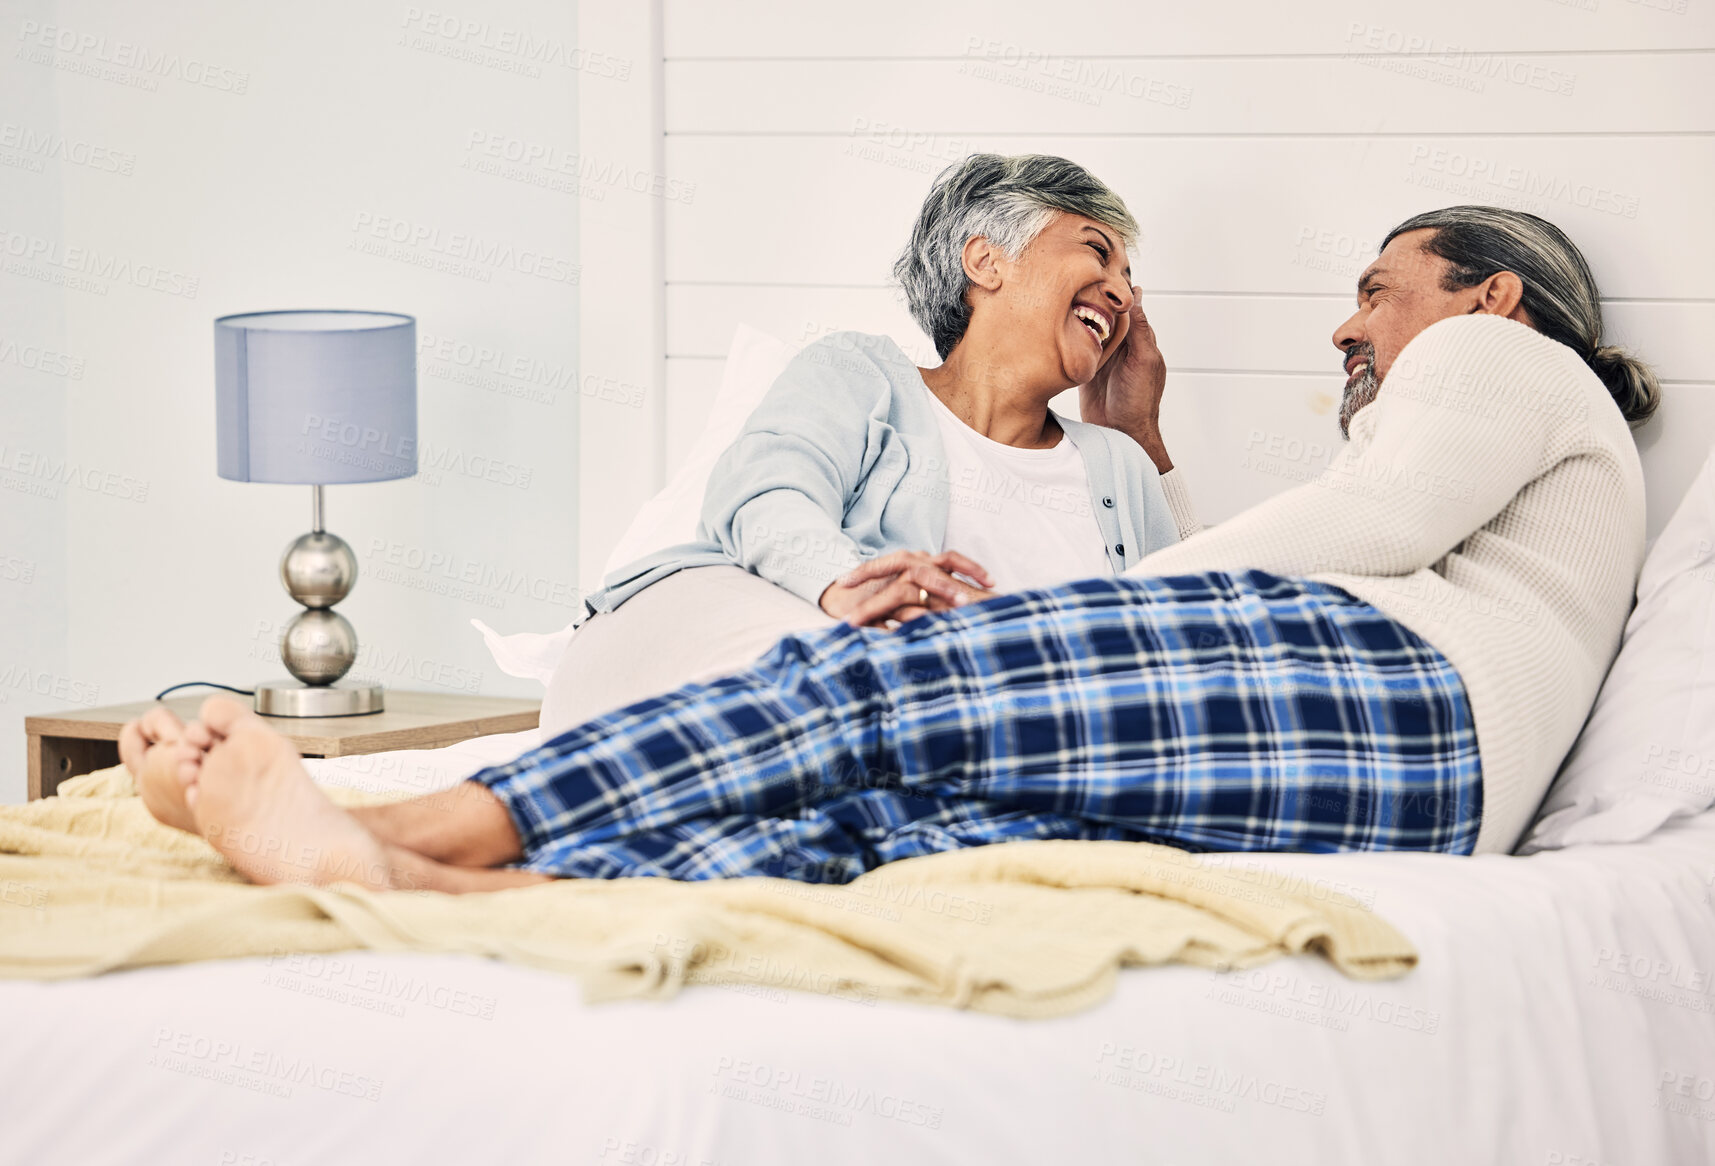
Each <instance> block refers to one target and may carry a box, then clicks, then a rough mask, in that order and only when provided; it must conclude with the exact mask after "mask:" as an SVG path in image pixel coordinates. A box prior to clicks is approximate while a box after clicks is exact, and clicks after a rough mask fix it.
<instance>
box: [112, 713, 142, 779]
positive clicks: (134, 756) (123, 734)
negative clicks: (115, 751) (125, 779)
mask: <svg viewBox="0 0 1715 1166" xmlns="http://www.w3.org/2000/svg"><path fill="white" fill-rule="evenodd" d="M147 749H148V745H147V744H146V743H145V742H144V740H143V730H142V728H141V727H140V726H139V725H138V723H137V722H136V721H126V722H125V727H124V728H123V729H120V730H119V760H120V761H122V762H124V763H125V768H126V769H129V770H130V771H131V776H132V777H136V776H137V775H138V774H139V773H142V772H143V754H144V752H145V751H147Z"/></svg>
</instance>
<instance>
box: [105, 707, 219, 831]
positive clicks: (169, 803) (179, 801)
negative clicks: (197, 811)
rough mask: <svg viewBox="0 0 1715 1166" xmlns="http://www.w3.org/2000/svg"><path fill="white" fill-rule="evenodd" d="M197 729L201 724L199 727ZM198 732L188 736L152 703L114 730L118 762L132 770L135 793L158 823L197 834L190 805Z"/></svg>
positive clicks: (199, 751)
mask: <svg viewBox="0 0 1715 1166" xmlns="http://www.w3.org/2000/svg"><path fill="white" fill-rule="evenodd" d="M198 728H199V729H200V726H198ZM202 739H204V736H203V734H202V733H200V732H189V731H188V730H187V726H186V725H185V724H184V722H182V721H180V720H179V718H178V717H177V715H175V714H174V712H173V710H172V709H170V708H168V707H166V706H165V705H157V706H156V707H154V708H152V709H150V710H149V711H148V712H146V713H144V714H143V715H142V716H141V717H139V718H137V719H136V720H134V721H130V722H128V723H127V724H126V726H125V727H124V728H123V729H121V730H119V759H120V760H121V761H123V762H124V763H125V768H126V769H129V770H130V771H131V778H132V780H133V781H134V782H136V785H137V795H138V797H140V798H142V799H143V805H144V807H145V808H146V809H147V810H148V811H149V812H150V813H151V814H153V815H154V816H155V818H156V820H157V821H160V822H164V823H166V824H167V825H168V826H174V827H177V828H178V829H180V830H188V831H189V832H190V833H192V834H195V833H196V832H197V823H196V817H195V815H194V814H193V813H192V809H191V807H192V806H194V805H195V804H196V797H197V777H198V774H199V773H200V771H201V769H202V758H203V752H204V750H205V749H206V746H205V745H201V744H199V743H198V742H199V741H200V740H202Z"/></svg>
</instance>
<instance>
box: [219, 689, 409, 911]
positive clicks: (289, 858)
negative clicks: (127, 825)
mask: <svg viewBox="0 0 1715 1166" xmlns="http://www.w3.org/2000/svg"><path fill="white" fill-rule="evenodd" d="M201 723H202V725H203V727H204V728H206V729H207V731H208V733H209V735H210V738H211V745H210V748H209V750H208V752H207V753H206V754H205V755H204V757H203V760H202V766H201V773H200V776H199V777H198V779H197V788H198V791H199V792H198V796H197V799H196V804H195V806H194V807H193V809H194V812H195V815H196V829H197V832H198V833H199V834H201V835H202V836H203V838H205V839H206V840H207V841H208V843H209V845H211V846H213V847H214V848H215V849H216V850H218V851H220V853H221V854H222V855H223V856H225V858H226V860H227V861H228V862H230V863H231V864H232V865H233V867H234V868H236V869H237V870H238V871H239V872H240V873H242V874H244V875H245V876H246V877H248V878H249V879H250V880H251V881H252V882H257V883H264V884H272V883H309V884H312V885H315V886H325V885H328V884H330V883H340V882H349V883H357V884H359V885H361V886H365V887H369V888H371V889H372V890H387V889H389V888H391V887H392V886H394V885H395V879H394V872H393V870H392V867H391V865H390V863H389V861H388V854H387V851H386V849H385V848H384V847H383V846H382V844H381V842H380V841H379V840H377V839H376V838H375V837H374V836H373V835H371V834H370V833H369V832H368V831H367V830H365V829H364V828H363V827H362V826H360V825H358V823H357V821H356V819H354V818H352V816H351V815H349V814H347V813H346V812H345V811H344V810H341V809H340V808H339V807H338V806H336V805H334V804H333V803H332V802H330V801H329V800H328V799H327V797H326V796H325V795H324V794H323V793H322V792H321V791H320V790H319V789H317V788H316V787H315V783H314V782H312V781H311V780H310V775H309V772H308V771H307V770H305V769H304V763H303V759H302V758H301V757H299V756H298V752H297V750H295V749H293V748H292V746H291V744H290V742H288V741H287V740H286V739H285V738H284V737H282V736H280V735H279V734H278V733H276V732H275V731H274V730H273V729H270V728H269V727H268V726H267V725H266V724H264V723H263V722H262V719H261V718H260V717H258V716H257V715H256V714H255V713H253V712H251V711H250V710H249V709H247V708H245V707H244V706H243V705H241V704H239V703H238V702H237V701H235V700H231V699H229V698H227V697H222V696H216V697H210V698H209V699H208V700H207V701H204V702H203V706H202V715H201Z"/></svg>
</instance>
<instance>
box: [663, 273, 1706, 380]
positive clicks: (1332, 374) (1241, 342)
mask: <svg viewBox="0 0 1715 1166" xmlns="http://www.w3.org/2000/svg"><path fill="white" fill-rule="evenodd" d="M1144 310H1145V311H1146V312H1147V313H1148V314H1149V318H1150V322H1151V323H1152V324H1153V325H1154V326H1155V330H1156V335H1157V336H1158V337H1159V339H1160V342H1161V349H1162V352H1163V353H1165V354H1166V356H1167V359H1168V363H1169V365H1170V366H1171V367H1174V368H1201V369H1230V370H1234V371H1241V372H1304V373H1322V374H1325V375H1326V376H1328V377H1329V378H1330V379H1331V380H1334V381H1336V382H1337V381H1339V379H1340V373H1339V368H1338V364H1339V356H1338V353H1337V352H1336V351H1335V349H1334V346H1333V332H1334V329H1335V328H1336V327H1337V326H1338V325H1339V324H1340V322H1341V321H1343V320H1344V319H1345V318H1346V317H1347V316H1348V315H1349V314H1350V312H1351V310H1352V302H1351V300H1349V299H1347V298H1345V297H1333V296H1328V297H1320V296H1317V297H1274V296H1239V295H1234V296H1176V295H1148V296H1146V297H1145V299H1144ZM1604 316H1605V320H1606V323H1607V331H1608V336H1607V339H1608V340H1609V342H1610V343H1615V344H1623V345H1626V346H1627V347H1630V348H1632V349H1634V350H1635V351H1636V352H1638V353H1639V354H1640V355H1641V356H1643V357H1645V358H1646V359H1648V360H1649V361H1650V362H1651V363H1652V364H1653V365H1654V366H1655V368H1656V372H1657V375H1658V376H1660V377H1662V378H1664V379H1667V380H1676V381H1701V380H1711V381H1715V344H1711V343H1710V338H1711V337H1715V302H1711V303H1692V304H1673V303H1669V304H1662V303H1619V304H1609V305H1607V306H1606V308H1605V309H1604ZM740 324H749V325H750V326H751V327H753V328H759V329H761V330H762V331H764V332H768V333H770V334H771V335H774V336H778V337H779V338H780V339H782V340H785V341H787V342H789V343H792V344H806V343H808V342H810V341H811V340H814V339H815V338H816V337H818V336H823V335H826V334H827V333H829V332H839V331H845V330H852V331H857V332H877V333H881V334H883V335H887V336H891V337H893V338H894V339H895V340H897V341H898V342H899V344H900V347H901V348H903V349H904V350H905V351H906V353H907V354H908V355H910V356H911V357H912V359H914V360H916V361H917V362H918V363H919V364H924V365H933V364H938V363H939V360H938V359H937V358H936V356H935V352H934V346H933V345H932V344H931V343H930V342H929V339H928V337H927V336H925V335H924V334H923V333H922V332H921V331H920V330H919V329H918V328H917V326H916V324H915V323H914V322H913V321H912V319H911V317H910V315H909V314H908V313H907V312H906V310H905V306H904V304H903V303H902V302H901V298H900V293H899V292H897V291H895V290H892V289H888V288H794V287H732V286H708V285H702V284H693V285H682V284H670V285H668V288H667V354H668V356H702V357H721V356H725V355H726V351H727V348H728V347H729V346H730V345H731V343H732V335H733V330H734V329H735V328H737V327H738V325H740Z"/></svg>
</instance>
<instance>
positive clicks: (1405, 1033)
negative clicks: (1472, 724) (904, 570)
mask: <svg viewBox="0 0 1715 1166" xmlns="http://www.w3.org/2000/svg"><path fill="white" fill-rule="evenodd" d="M529 739H530V735H528V734H523V735H513V736H512V738H511V739H509V740H505V741H498V742H496V741H488V742H482V743H478V744H475V745H466V746H462V747H454V749H452V750H443V751H436V755H435V756H432V755H429V754H422V753H414V754H410V755H402V758H401V759H400V760H401V761H402V764H401V765H400V766H399V767H397V769H396V770H390V769H389V766H388V765H387V764H385V763H378V762H376V761H375V760H373V759H368V760H366V759H354V761H353V762H349V763H339V764H346V765H355V766H356V767H357V769H358V770H359V776H358V777H357V778H356V779H355V780H356V781H357V783H358V784H365V785H370V786H375V785H377V784H385V783H386V782H389V781H392V780H394V777H398V776H399V775H404V774H409V775H410V776H408V777H404V778H401V780H402V781H404V782H405V783H406V784H410V785H412V786H419V787H420V783H424V782H425V781H427V782H429V783H430V784H434V785H440V784H445V783H446V782H447V781H450V780H454V779H456V777H457V775H458V774H459V773H461V772H462V771H463V770H465V769H469V768H471V767H473V766H474V765H475V764H478V763H480V762H482V761H484V760H491V759H493V758H494V756H495V755H499V756H505V755H510V753H511V752H513V751H515V750H516V749H518V748H519V747H521V745H522V744H526V743H528V741H529ZM437 758H438V759H437ZM425 759H427V760H426V761H425ZM339 764H336V763H331V762H329V763H323V764H322V766H320V767H319V768H320V769H321V770H322V773H321V776H322V777H323V778H324V779H329V778H331V777H333V776H334V774H335V773H336V772H337V771H338V769H339ZM436 764H438V765H439V768H438V769H435V773H434V776H433V777H432V778H425V777H424V776H423V774H424V766H425V765H428V766H429V768H431V769H433V768H434V767H435V765H436ZM389 773H392V774H393V776H387V775H388V774H389ZM348 776H349V775H348ZM1242 861H1243V862H1244V863H1245V864H1247V866H1249V867H1251V868H1254V869H1255V870H1256V871H1257V872H1258V874H1257V877H1258V878H1259V880H1262V879H1267V878H1274V877H1279V876H1280V875H1281V874H1283V873H1291V874H1296V875H1301V876H1303V877H1305V878H1308V879H1311V880H1319V881H1317V882H1314V883H1313V884H1312V885H1315V886H1327V887H1329V888H1331V889H1338V890H1344V891H1346V892H1348V893H1355V894H1358V895H1360V896H1362V897H1365V898H1366V899H1370V900H1372V901H1373V905H1374V907H1375V909H1376V910H1377V911H1379V912H1381V913H1382V914H1383V915H1385V916H1386V917H1387V918H1388V919H1390V920H1392V921H1393V922H1394V923H1395V924H1397V925H1398V926H1399V927H1400V928H1401V929H1402V930H1404V931H1405V932H1406V934H1408V935H1409V936H1410V937H1411V939H1412V941H1413V942H1414V943H1416V945H1417V946H1418V948H1419V950H1420V951H1421V952H1422V957H1423V959H1422V965H1421V967H1420V968H1419V969H1418V970H1417V971H1415V972H1414V973H1412V974H1411V975H1410V976H1409V977H1407V978H1405V979H1404V980H1401V981H1398V982H1394V983H1388V984H1374V985H1372V984H1359V983H1355V982H1353V981H1349V980H1346V979H1344V978H1343V977H1342V976H1340V975H1339V973H1337V972H1335V971H1333V970H1332V969H1331V968H1330V967H1329V966H1328V965H1327V964H1325V963H1324V962H1322V961H1320V960H1318V959H1314V958H1308V957H1306V958H1297V959H1290V960H1282V961H1279V962H1277V963H1274V964H1272V965H1268V966H1266V967H1264V968H1261V969H1257V970H1254V971H1251V972H1248V973H1239V974H1236V975H1227V976H1222V975H1216V974H1213V973H1209V972H1205V971H1198V970H1192V969H1187V968H1182V967H1169V968H1152V969H1138V970H1135V971H1131V972H1128V973H1127V974H1125V975H1124V976H1122V977H1121V981H1120V985H1119V989H1118V991H1117V992H1116V994H1115V996H1114V998H1113V999H1112V1000H1110V1001H1108V1002H1107V1003H1106V1004H1104V1005H1102V1006H1100V1007H1098V1008H1096V1009H1094V1010H1092V1011H1089V1012H1086V1013H1083V1014H1080V1015H1077V1016H1072V1017H1068V1018H1065V1019H1061V1020H1056V1021H1046V1022H1044V1021H1035V1022H1019V1021H1010V1020H1001V1019H996V1018H994V1017H988V1016H980V1015H972V1014H965V1013H956V1012H951V1011H944V1010H934V1009H927V1008H920V1007H915V1006H905V1005H896V1004H874V1003H870V1004H865V1003H861V1002H853V1001H845V1000H834V999H827V998H823V997H818V996H813V995H804V994H796V993H784V992H772V991H769V992H749V991H740V990H738V989H733V988H703V989H696V990H692V991H690V992H688V993H687V994H685V995H684V996H682V997H680V998H679V999H676V1000H673V1001H670V1002H665V1003H653V1002H651V1003H624V1004H608V1005H601V1006H594V1007H586V1006H585V1005H584V1004H583V1003H581V1002H580V999H579V995H578V990H577V986H576V985H575V983H573V982H571V981H568V980H566V979H563V978H560V977H558V976H555V975H552V974H549V973H544V972H537V971H531V970H526V969H521V968H517V967H512V966H508V965H503V964H499V963H491V962H488V961H483V960H478V959H473V958H468V957H451V956H379V955H369V954H358V953H346V954H343V955H337V956H330V957H283V958H277V959H274V960H271V961H270V960H240V961H232V962H228V963H217V964H199V965H192V966H186V967H174V968H162V969H154V970H148V971H142V972H130V973H124V974H119V975H112V976H108V977H104V978H101V979H96V980H90V981H77V982H71V983H60V984H35V983H19V982H7V983H0V1024H3V1026H4V1034H5V1036H4V1040H5V1046H4V1047H5V1058H4V1064H3V1067H0V1161H4V1162H6V1163H12V1162H18V1163H31V1164H32V1166H41V1164H47V1163H62V1162H63V1163H78V1164H80V1166H95V1164H99V1163H108V1162H139V1163H165V1162H172V1163H186V1164H201V1163H206V1164H208V1166H218V1164H221V1163H229V1164H235V1166H236V1164H245V1166H256V1164H260V1163H274V1164H277V1166H298V1164H300V1163H344V1162H351V1163H364V1164H365V1166H373V1164H375V1163H385V1162H406V1161H422V1162H459V1163H476V1162H501V1161H504V1162H508V1163H535V1162H541V1163H553V1164H554V1166H565V1164H568V1163H593V1164H599V1166H615V1164H620V1166H747V1164H757V1163H810V1162H815V1163H819V1164H820V1163H864V1164H866V1166H867V1164H871V1163H877V1162H949V1163H951V1162H1021V1163H1024V1162H1028V1163H1042V1162H1094V1161H1124V1162H1128V1163H1132V1162H1135V1163H1179V1164H1206V1163H1227V1162H1231V1163H1245V1164H1250V1163H1255V1162H1263V1161H1266V1162H1270V1163H1317V1164H1328V1163H1348V1162H1349V1163H1363V1164H1366V1166H1371V1164H1384V1163H1437V1164H1445V1163H1489V1162H1495V1163H1508V1164H1512V1163H1524V1164H1532V1166H1554V1164H1556V1163H1559V1164H1563V1166H1586V1164H1596V1163H1600V1164H1602V1166H1638V1164H1652V1166H1659V1164H1675V1166H1677V1164H1680V1163H1709V1162H1715V905H1712V899H1715V813H1710V814H1705V815H1703V816H1702V817H1701V818H1699V819H1696V820H1693V821H1690V822H1686V823H1682V824H1678V825H1675V826H1671V827H1669V828H1667V829H1666V830H1664V831H1662V832H1661V833H1659V834H1658V835H1656V836H1655V837H1653V838H1652V839H1650V840H1648V841H1647V842H1645V843H1641V844H1637V845H1632V846H1624V847H1584V848H1578V849H1573V850H1567V851H1561V852H1551V853H1546V854H1540V855H1536V856H1533V857H1530V858H1511V857H1501V856H1487V857H1482V858H1445V857H1436V856H1429V855H1403V854H1391V855H1390V854H1352V855H1327V856H1313V855H1292V856H1270V857H1269V858H1267V859H1266V860H1263V859H1246V860H1242Z"/></svg>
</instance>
